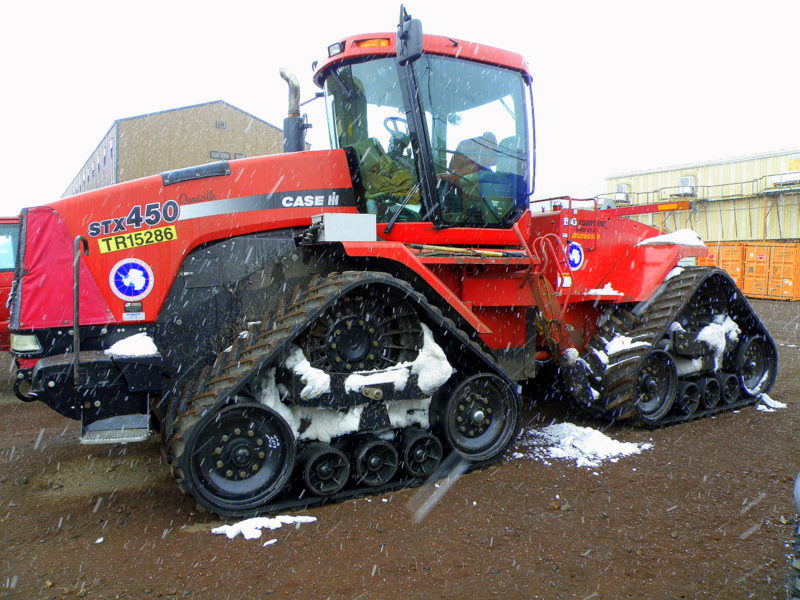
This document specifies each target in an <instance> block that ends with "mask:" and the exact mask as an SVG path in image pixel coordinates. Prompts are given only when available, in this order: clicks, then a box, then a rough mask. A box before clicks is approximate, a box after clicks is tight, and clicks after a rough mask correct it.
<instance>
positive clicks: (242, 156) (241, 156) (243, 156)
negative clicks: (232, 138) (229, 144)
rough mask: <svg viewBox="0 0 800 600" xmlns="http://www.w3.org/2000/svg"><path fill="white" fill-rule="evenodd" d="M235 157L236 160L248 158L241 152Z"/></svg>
mask: <svg viewBox="0 0 800 600" xmlns="http://www.w3.org/2000/svg"><path fill="white" fill-rule="evenodd" d="M233 157H234V158H236V159H239V158H247V155H246V154H242V153H240V152H237V153H236V154H234V155H233Z"/></svg>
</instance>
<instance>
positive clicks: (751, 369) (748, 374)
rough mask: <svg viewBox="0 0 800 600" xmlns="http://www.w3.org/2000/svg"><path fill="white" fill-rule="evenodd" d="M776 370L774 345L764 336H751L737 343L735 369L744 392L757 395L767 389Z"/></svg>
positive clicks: (776, 361) (772, 380) (776, 358)
mask: <svg viewBox="0 0 800 600" xmlns="http://www.w3.org/2000/svg"><path fill="white" fill-rule="evenodd" d="M777 370H778V357H777V356H776V354H775V347H774V346H773V345H772V344H771V343H769V341H767V339H766V338H765V337H764V336H761V335H757V336H753V337H750V338H747V339H746V340H744V341H743V342H742V343H741V344H739V349H738V351H737V353H736V371H737V373H738V374H739V376H740V378H741V382H742V390H743V391H744V393H746V394H748V395H750V396H758V395H759V394H760V393H762V392H763V391H764V390H767V389H769V388H770V387H771V386H772V384H773V382H774V381H775V375H776V374H777Z"/></svg>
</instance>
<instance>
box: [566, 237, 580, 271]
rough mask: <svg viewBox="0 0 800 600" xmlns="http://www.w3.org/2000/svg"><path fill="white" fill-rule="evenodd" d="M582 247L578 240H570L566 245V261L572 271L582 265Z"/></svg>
mask: <svg viewBox="0 0 800 600" xmlns="http://www.w3.org/2000/svg"><path fill="white" fill-rule="evenodd" d="M583 258H584V254H583V248H582V247H581V245H580V244H579V243H578V242H570V243H569V246H567V262H568V263H569V268H570V269H572V270H573V271H576V270H578V269H580V268H581V267H582V266H583Z"/></svg>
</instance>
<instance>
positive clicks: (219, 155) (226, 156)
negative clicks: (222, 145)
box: [211, 150, 231, 160]
mask: <svg viewBox="0 0 800 600" xmlns="http://www.w3.org/2000/svg"><path fill="white" fill-rule="evenodd" d="M211 158H215V159H217V160H230V158H231V153H230V152H220V151H219V150H212V151H211Z"/></svg>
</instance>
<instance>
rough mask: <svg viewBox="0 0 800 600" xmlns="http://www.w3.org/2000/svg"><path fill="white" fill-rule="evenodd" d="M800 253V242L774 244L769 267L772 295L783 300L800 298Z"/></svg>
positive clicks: (770, 291) (770, 293)
mask: <svg viewBox="0 0 800 600" xmlns="http://www.w3.org/2000/svg"><path fill="white" fill-rule="evenodd" d="M799 253H800V252H799V251H798V244H774V245H773V247H772V260H771V261H770V267H769V295H770V297H772V298H779V299H782V300H798V299H800V261H798V254H799ZM795 283H797V286H795Z"/></svg>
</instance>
